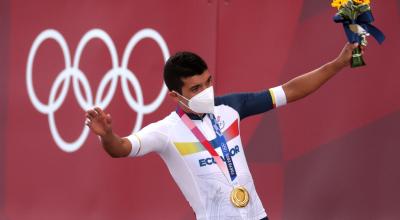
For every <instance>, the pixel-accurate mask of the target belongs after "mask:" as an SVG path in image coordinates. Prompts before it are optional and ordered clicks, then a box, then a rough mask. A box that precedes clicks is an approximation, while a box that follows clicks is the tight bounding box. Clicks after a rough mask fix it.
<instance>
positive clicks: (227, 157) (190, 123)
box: [177, 108, 237, 185]
mask: <svg viewBox="0 0 400 220" xmlns="http://www.w3.org/2000/svg"><path fill="white" fill-rule="evenodd" d="M177 113H178V115H179V117H180V118H181V120H182V121H183V123H184V124H185V125H186V126H187V127H188V128H189V130H190V131H191V132H192V133H193V135H194V136H196V138H197V139H198V140H199V141H200V143H201V144H202V145H203V146H204V148H205V149H206V150H207V151H208V152H209V153H210V154H211V156H212V157H213V158H214V160H215V162H216V163H217V165H218V167H219V168H220V169H221V171H222V173H223V174H224V175H226V173H227V172H228V171H229V176H230V177H231V178H230V179H231V181H232V183H234V184H235V179H236V177H237V174H236V170H235V166H234V165H233V161H232V157H231V155H230V154H229V148H228V145H227V144H226V139H225V137H224V135H223V134H222V132H221V129H220V127H219V126H218V123H217V120H216V119H215V116H214V115H213V114H207V115H208V117H209V118H210V119H211V123H212V125H213V129H214V132H215V134H216V135H217V144H218V146H220V147H221V150H222V153H223V155H224V158H225V162H226V166H225V164H224V162H223V161H222V159H221V157H220V156H219V154H218V153H217V151H215V149H214V148H213V146H212V145H211V143H210V142H209V141H208V140H207V138H206V137H205V136H204V134H203V133H201V131H200V129H199V128H198V127H197V126H196V125H195V124H194V123H193V121H192V120H191V119H190V118H189V116H187V114H186V113H185V112H184V111H183V110H182V109H181V108H178V110H177ZM235 185H236V184H235Z"/></svg>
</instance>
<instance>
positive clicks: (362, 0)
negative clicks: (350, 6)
mask: <svg viewBox="0 0 400 220" xmlns="http://www.w3.org/2000/svg"><path fill="white" fill-rule="evenodd" d="M353 2H354V3H355V4H357V5H359V4H366V5H369V4H370V3H371V2H370V0H353Z"/></svg>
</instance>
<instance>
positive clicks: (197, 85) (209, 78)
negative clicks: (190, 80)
mask: <svg viewBox="0 0 400 220" xmlns="http://www.w3.org/2000/svg"><path fill="white" fill-rule="evenodd" d="M211 79H212V76H211V75H210V76H209V77H208V79H207V82H210V81H211ZM200 86H201V84H196V85H194V86H191V87H190V88H189V89H190V90H192V89H195V88H196V87H200Z"/></svg>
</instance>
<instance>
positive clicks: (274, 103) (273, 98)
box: [269, 89, 276, 108]
mask: <svg viewBox="0 0 400 220" xmlns="http://www.w3.org/2000/svg"><path fill="white" fill-rule="evenodd" d="M269 93H271V97H272V104H273V105H274V108H275V107H276V100H275V93H274V91H273V90H272V89H269Z"/></svg>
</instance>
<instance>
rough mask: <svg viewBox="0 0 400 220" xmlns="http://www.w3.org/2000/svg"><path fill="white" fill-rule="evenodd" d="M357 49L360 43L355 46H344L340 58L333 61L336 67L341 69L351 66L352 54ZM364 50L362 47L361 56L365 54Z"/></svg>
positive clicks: (348, 44)
mask: <svg viewBox="0 0 400 220" xmlns="http://www.w3.org/2000/svg"><path fill="white" fill-rule="evenodd" d="M357 47H358V43H354V44H350V43H346V45H344V47H343V49H342V51H341V52H340V54H339V56H338V57H337V58H336V59H335V60H334V61H333V63H335V65H337V67H338V68H339V69H342V68H344V67H346V66H349V65H350V61H351V58H352V56H353V53H352V52H353V50H354V49H356V48H357ZM363 49H364V47H363V46H361V54H363V53H364V50H363Z"/></svg>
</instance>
